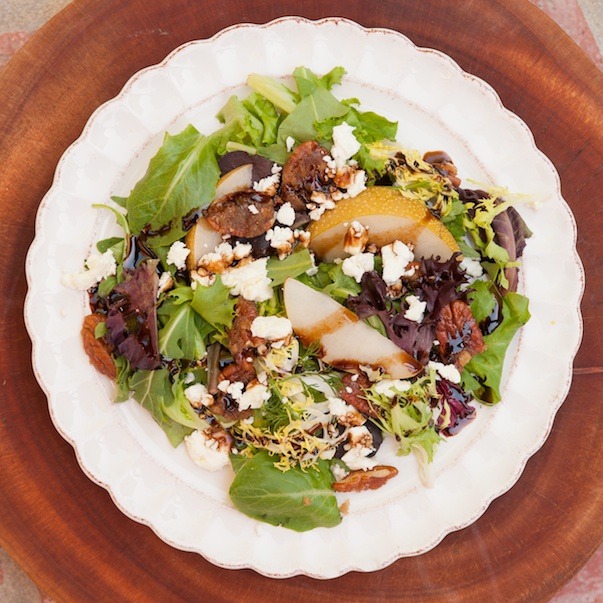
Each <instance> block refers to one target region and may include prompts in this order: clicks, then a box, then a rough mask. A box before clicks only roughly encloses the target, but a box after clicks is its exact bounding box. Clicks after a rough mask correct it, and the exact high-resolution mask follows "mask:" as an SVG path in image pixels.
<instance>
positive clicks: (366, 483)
mask: <svg viewBox="0 0 603 603" xmlns="http://www.w3.org/2000/svg"><path fill="white" fill-rule="evenodd" d="M396 475H398V470H397V469H396V468H395V467H390V466H389V465H377V466H376V467H374V468H373V469H368V470H367V471H363V470H362V469H359V470H357V471H352V472H351V473H348V475H346V476H345V477H344V478H343V479H341V480H339V481H338V482H335V483H334V484H333V490H335V492H362V491H363V490H377V488H381V486H383V484H385V482H387V481H388V480H390V479H391V478H392V477H395V476H396Z"/></svg>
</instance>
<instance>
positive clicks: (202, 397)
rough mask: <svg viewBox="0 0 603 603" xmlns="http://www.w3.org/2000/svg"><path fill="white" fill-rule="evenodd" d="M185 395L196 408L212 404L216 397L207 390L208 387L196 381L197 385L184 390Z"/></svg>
mask: <svg viewBox="0 0 603 603" xmlns="http://www.w3.org/2000/svg"><path fill="white" fill-rule="evenodd" d="M193 378H194V377H193ZM184 396H185V397H186V399H187V400H188V401H189V402H190V403H191V405H192V406H194V407H195V408H200V407H201V406H211V405H212V404H213V403H214V397H213V396H212V395H211V394H210V393H209V392H208V391H207V387H205V385H203V383H195V385H191V386H190V387H187V388H186V389H185V390H184Z"/></svg>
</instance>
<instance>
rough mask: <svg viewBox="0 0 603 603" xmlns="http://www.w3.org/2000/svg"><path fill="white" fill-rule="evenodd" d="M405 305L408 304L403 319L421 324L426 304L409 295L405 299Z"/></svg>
mask: <svg viewBox="0 0 603 603" xmlns="http://www.w3.org/2000/svg"><path fill="white" fill-rule="evenodd" d="M406 303H407V304H408V310H406V312H404V318H408V320H414V321H415V322H421V321H422V320H423V316H424V315H425V308H426V307H427V302H424V301H421V300H420V299H419V298H418V297H417V296H416V295H409V296H408V297H407V298H406Z"/></svg>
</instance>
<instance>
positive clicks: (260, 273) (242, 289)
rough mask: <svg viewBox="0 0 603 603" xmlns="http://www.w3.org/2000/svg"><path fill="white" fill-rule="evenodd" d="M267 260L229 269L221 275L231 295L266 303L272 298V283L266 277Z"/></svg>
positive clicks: (263, 259)
mask: <svg viewBox="0 0 603 603" xmlns="http://www.w3.org/2000/svg"><path fill="white" fill-rule="evenodd" d="M267 262H268V258H260V259H259V260H253V261H252V262H249V263H248V264H245V265H243V266H236V267H235V268H230V269H228V270H226V271H225V272H224V273H223V274H222V282H223V283H224V285H225V286H226V287H228V288H229V289H230V293H231V294H232V295H235V296H236V295H240V296H242V297H243V298H244V299H246V300H248V301H257V302H261V301H267V300H269V299H270V298H271V297H272V287H271V284H272V281H271V280H270V278H269V277H268V271H267Z"/></svg>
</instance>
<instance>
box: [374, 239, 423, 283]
mask: <svg viewBox="0 0 603 603" xmlns="http://www.w3.org/2000/svg"><path fill="white" fill-rule="evenodd" d="M381 258H382V259H383V280H384V281H385V284H386V285H393V284H395V283H397V282H398V280H399V279H400V277H402V276H410V275H411V274H412V273H413V272H414V270H411V271H408V272H407V270H406V268H407V266H408V264H409V263H410V262H412V261H413V260H414V259H415V255H414V253H413V252H412V251H411V250H410V248H409V247H408V246H407V245H406V244H404V243H403V242H402V241H394V242H393V243H391V244H390V245H384V246H383V247H382V248H381Z"/></svg>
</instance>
